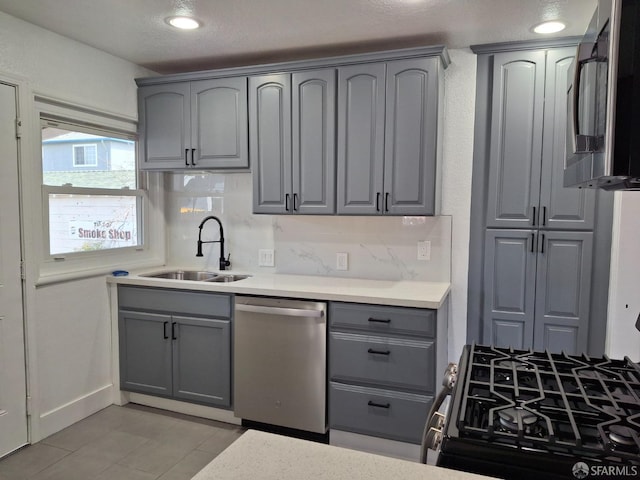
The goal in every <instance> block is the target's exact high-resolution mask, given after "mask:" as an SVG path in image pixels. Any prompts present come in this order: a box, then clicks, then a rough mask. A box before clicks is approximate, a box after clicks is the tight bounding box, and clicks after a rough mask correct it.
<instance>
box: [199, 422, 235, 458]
mask: <svg viewBox="0 0 640 480" xmlns="http://www.w3.org/2000/svg"><path fill="white" fill-rule="evenodd" d="M244 431H245V429H244V428H242V427H234V428H221V429H216V431H215V432H214V433H213V435H211V436H210V437H209V438H208V439H207V440H205V441H204V442H203V443H201V444H200V445H198V450H203V451H205V452H209V453H214V454H215V455H218V454H219V453H220V452H222V451H223V450H224V449H225V448H227V447H228V446H229V445H231V444H232V443H233V442H235V441H236V440H237V439H238V438H239V437H240V435H242V434H243V433H244Z"/></svg>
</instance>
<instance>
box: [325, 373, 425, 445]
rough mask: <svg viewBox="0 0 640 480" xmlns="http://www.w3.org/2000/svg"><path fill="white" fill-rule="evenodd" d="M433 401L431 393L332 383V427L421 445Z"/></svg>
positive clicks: (330, 412) (330, 413) (330, 400)
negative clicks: (414, 392) (420, 393)
mask: <svg viewBox="0 0 640 480" xmlns="http://www.w3.org/2000/svg"><path fill="white" fill-rule="evenodd" d="M432 401H433V397H431V396H424V395H414V394H407V393H401V392H391V391H388V390H381V389H375V388H366V387H358V386H353V385H344V384H341V383H336V382H331V384H330V391H329V402H330V403H329V426H330V427H331V428H333V429H337V430H345V431H348V432H355V433H360V434H363V435H372V436H376V437H383V438H388V439H391V440H397V441H400V442H410V443H417V444H419V443H420V442H421V438H422V432H423V429H424V425H425V423H426V421H427V415H428V413H429V408H430V407H431V402H432Z"/></svg>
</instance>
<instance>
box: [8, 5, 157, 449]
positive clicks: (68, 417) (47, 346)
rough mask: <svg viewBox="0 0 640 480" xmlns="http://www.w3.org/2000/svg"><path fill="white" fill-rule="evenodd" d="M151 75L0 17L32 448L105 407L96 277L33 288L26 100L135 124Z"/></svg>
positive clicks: (33, 187)
mask: <svg viewBox="0 0 640 480" xmlns="http://www.w3.org/2000/svg"><path fill="white" fill-rule="evenodd" d="M151 73H152V72H149V71H147V70H145V69H142V68H140V67H138V66H136V65H133V64H131V63H129V62H126V61H124V60H121V59H118V58H116V57H113V56H111V55H108V54H106V53H104V52H102V51H99V50H96V49H93V48H91V47H88V46H86V45H83V44H80V43H77V42H74V41H72V40H69V39H67V38H65V37H61V36H59V35H56V34H54V33H51V32H49V31H47V30H43V29H41V28H39V27H36V26H34V25H31V24H28V23H25V22H23V21H21V20H18V19H15V18H13V17H11V16H9V15H6V14H4V13H0V76H2V77H4V78H16V79H17V81H18V82H19V88H20V90H21V97H20V100H21V103H20V116H21V117H22V119H23V123H24V133H23V137H22V140H21V167H22V173H21V178H22V183H23V185H22V187H23V198H22V201H23V221H24V232H25V235H24V256H25V260H26V309H27V318H26V321H27V343H28V361H29V376H30V379H29V380H30V387H31V396H32V399H33V400H32V405H33V413H32V415H33V417H32V429H33V430H32V440H33V441H37V440H39V439H41V438H43V437H45V436H47V435H49V434H51V433H53V432H55V431H57V430H59V429H61V428H64V427H66V426H68V425H70V424H71V423H73V422H74V421H76V420H79V419H80V418H83V417H85V416H87V415H89V414H91V413H93V412H94V411H96V410H97V409H100V408H102V407H104V406H105V405H108V404H109V403H110V401H111V397H110V392H109V391H108V390H109V389H110V384H111V371H110V331H109V328H110V327H109V325H110V323H109V315H108V311H109V304H108V299H107V288H106V284H105V281H104V277H95V278H91V279H85V280H81V281H68V282H64V283H58V284H55V285H48V286H36V285H35V283H36V279H37V278H38V273H39V265H38V264H37V262H36V261H35V259H37V258H38V257H39V256H40V255H39V250H38V249H40V248H41V247H42V242H41V237H42V217H41V208H40V198H41V194H40V180H39V179H40V175H39V168H40V167H39V163H40V154H39V152H40V144H39V142H40V138H39V124H38V122H37V119H36V118H35V113H34V102H33V94H34V93H36V94H41V95H46V96H48V97H53V98H57V99H61V100H64V101H67V102H70V103H76V104H79V105H83V106H86V107H90V108H93V109H95V110H100V111H103V112H109V113H115V114H117V115H119V116H122V117H130V118H133V119H135V118H136V117H137V111H136V109H137V107H136V85H135V82H134V78H135V77H140V76H146V75H150V74H151ZM105 389H106V391H105Z"/></svg>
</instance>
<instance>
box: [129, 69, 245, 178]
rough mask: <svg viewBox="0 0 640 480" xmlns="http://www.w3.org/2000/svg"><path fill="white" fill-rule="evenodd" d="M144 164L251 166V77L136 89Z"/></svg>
mask: <svg viewBox="0 0 640 480" xmlns="http://www.w3.org/2000/svg"><path fill="white" fill-rule="evenodd" d="M138 115H139V133H140V168H141V169H145V170H182V169H186V168H201V169H209V168H238V169H241V168H247V167H248V166H249V157H248V148H247V79H246V77H238V78H220V79H212V80H200V81H195V82H176V83H167V84H161V85H150V86H144V87H140V88H139V89H138Z"/></svg>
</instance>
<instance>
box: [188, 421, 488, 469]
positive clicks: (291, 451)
mask: <svg viewBox="0 0 640 480" xmlns="http://www.w3.org/2000/svg"><path fill="white" fill-rule="evenodd" d="M396 478H397V479H402V480H414V479H415V480H417V479H427V478H428V479H429V480H482V479H485V480H486V479H489V478H490V477H485V476H482V475H474V474H471V473H465V472H459V471H457V470H449V469H445V468H440V467H434V466H431V465H423V464H421V463H414V462H409V461H406V460H399V459H396V458H389V457H383V456H381V455H375V454H372V453H365V452H359V451H356V450H349V449H347V448H341V447H335V446H331V445H324V444H321V443H315V442H309V441H306V440H299V439H296V438H290V437H284V436H281V435H274V434H271V433H265V432H260V431H257V430H248V431H247V432H245V433H244V434H243V435H242V436H241V437H240V438H239V439H238V440H236V441H235V442H234V443H232V444H231V445H230V446H229V447H228V448H227V449H226V450H224V451H223V452H222V453H221V454H220V455H218V456H217V457H216V458H215V459H213V460H212V461H211V463H209V464H208V465H207V466H206V467H204V468H203V469H202V470H201V471H200V472H199V473H197V474H196V476H195V477H193V479H192V480H257V479H260V480H302V479H313V480H338V479H347V480H376V479H380V480H390V479H396Z"/></svg>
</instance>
